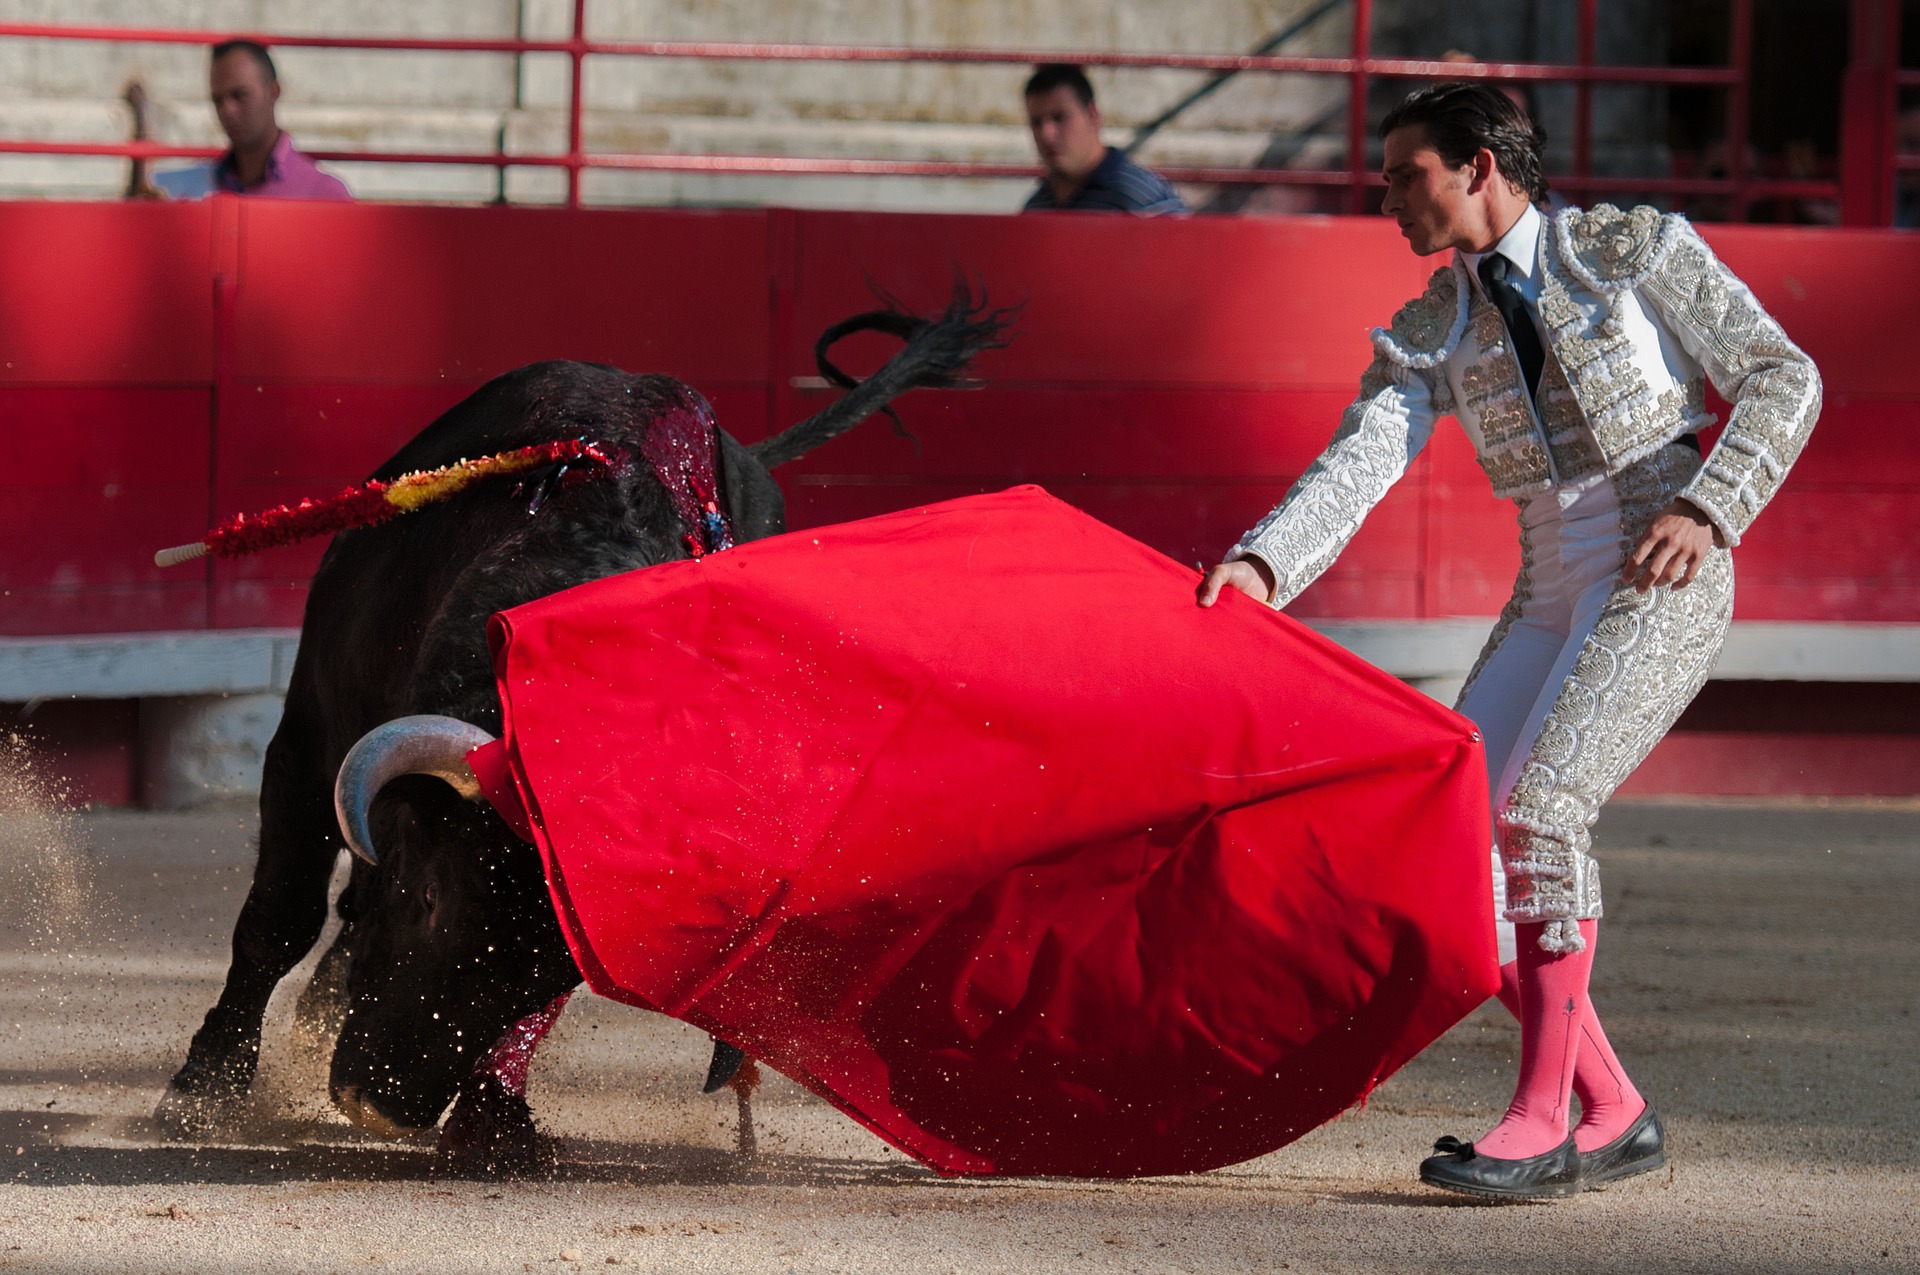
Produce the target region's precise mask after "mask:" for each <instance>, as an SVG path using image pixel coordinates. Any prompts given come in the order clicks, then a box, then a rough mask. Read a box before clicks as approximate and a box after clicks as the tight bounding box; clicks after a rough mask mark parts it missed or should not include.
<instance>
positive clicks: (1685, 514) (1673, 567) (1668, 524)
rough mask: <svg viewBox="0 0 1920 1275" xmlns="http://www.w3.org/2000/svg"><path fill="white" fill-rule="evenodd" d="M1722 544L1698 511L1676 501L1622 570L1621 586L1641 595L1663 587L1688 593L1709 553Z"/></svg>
mask: <svg viewBox="0 0 1920 1275" xmlns="http://www.w3.org/2000/svg"><path fill="white" fill-rule="evenodd" d="M1719 542H1720V536H1719V533H1718V532H1717V531H1716V530H1715V529H1714V526H1713V524H1712V523H1711V522H1709V521H1707V516H1706V515H1705V514H1703V513H1701V512H1700V510H1699V508H1698V507H1696V506H1695V505H1693V504H1692V503H1690V502H1688V501H1685V500H1676V501H1674V502H1673V503H1672V504H1670V505H1668V506H1667V507H1666V508H1665V509H1663V510H1661V511H1660V516H1659V517H1657V518H1655V519H1654V520H1653V525H1652V526H1651V527H1648V528H1647V534H1646V535H1645V536H1643V537H1641V540H1640V543H1639V545H1638V546H1636V547H1635V548H1634V551H1633V553H1632V555H1631V556H1629V557H1628V558H1627V562H1626V565H1625V566H1624V567H1622V568H1621V569H1620V580H1621V583H1623V584H1631V585H1632V586H1633V587H1634V588H1635V589H1637V590H1639V591H1640V592H1641V593H1645V592H1646V591H1647V590H1649V589H1651V588H1653V587H1654V586H1655V585H1661V584H1670V585H1672V586H1673V587H1674V588H1676V589H1684V588H1686V587H1687V585H1688V584H1690V583H1692V581H1693V578H1694V576H1696V575H1698V574H1699V573H1700V564H1701V563H1703V562H1705V561H1706V558H1707V551H1708V550H1709V549H1711V548H1713V547H1714V545H1716V544H1718V543H1719Z"/></svg>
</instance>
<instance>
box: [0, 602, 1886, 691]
mask: <svg viewBox="0 0 1920 1275" xmlns="http://www.w3.org/2000/svg"><path fill="white" fill-rule="evenodd" d="M1308 624H1309V626H1310V627H1312V628H1313V629H1315V630H1317V631H1318V632H1320V633H1323V634H1325V635H1326V636H1328V637H1330V638H1332V639H1333V640H1334V641H1336V642H1338V643H1339V644H1340V645H1342V646H1344V647H1346V648H1347V649H1348V650H1350V651H1352V652H1353V653H1354V654H1356V655H1358V656H1360V657H1361V658H1362V659H1364V660H1366V661H1367V662H1369V663H1371V664H1375V665H1378V666H1379V667H1381V668H1383V669H1385V670H1386V671H1387V672H1389V673H1392V674H1393V675H1394V676H1396V677H1404V678H1408V679H1410V680H1414V681H1426V680H1431V679H1453V678H1462V677H1465V676H1466V674H1467V671H1468V670H1469V669H1471V668H1472V667H1473V661H1474V659H1475V657H1476V656H1478V655H1479V653H1480V647H1481V644H1482V643H1484V642H1485V641H1486V640H1487V633H1488V632H1489V631H1490V630H1491V629H1492V627H1493V621H1492V620H1491V619H1488V618H1476V617H1468V618H1463V619H1446V620H1310V621H1308ZM299 637H300V633H299V630H298V629H229V630H221V631H216V632H186V633H109V634H96V635H84V636H78V637H33V638H0V702H22V701H27V700H37V699H55V698H61V697H75V698H80V699H145V698H148V697H151V696H175V695H253V694H283V693H285V691H286V689H287V679H288V677H289V675H290V674H291V673H292V671H293V656H294V652H295V650H296V649H297V647H298V645H299ZM1713 675H1714V676H1715V677H1716V678H1722V679H1737V680H1759V681H1792V682H1920V624H1776V623H1770V622H1762V621H1752V622H1746V621H1743V622H1740V623H1737V624H1735V625H1734V626H1733V632H1732V633H1730V634H1729V635H1728V637H1727V649H1726V650H1725V651H1724V652H1722V653H1721V656H1720V662H1719V664H1717V665H1716V666H1715V667H1714V671H1713Z"/></svg>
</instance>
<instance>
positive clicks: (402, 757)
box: [333, 714, 493, 867]
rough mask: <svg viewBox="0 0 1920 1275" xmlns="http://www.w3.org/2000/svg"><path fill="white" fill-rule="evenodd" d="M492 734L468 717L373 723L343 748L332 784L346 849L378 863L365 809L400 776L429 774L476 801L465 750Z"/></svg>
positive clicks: (487, 740)
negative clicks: (336, 774)
mask: <svg viewBox="0 0 1920 1275" xmlns="http://www.w3.org/2000/svg"><path fill="white" fill-rule="evenodd" d="M492 742H493V736H491V735H489V734H488V733H487V732H486V731H483V730H481V729H480V728H479V727H478V726H475V725H473V724H472V723H471V722H463V721H461V720H459V719H458V718H454V717H439V716H435V715H433V714H421V715H419V716H415V717H398V718H395V719H394V720H393V721H390V722H387V723H386V724H384V725H381V726H376V727H374V728H373V729H372V730H370V731H368V732H367V733H366V734H365V735H363V736H361V737H360V741H359V742H358V743H356V744H355V745H354V746H353V747H352V748H350V749H348V750H347V756H346V760H345V761H343V762H341V763H340V775H339V777H338V778H337V779H335V780H334V784H333V813H334V817H335V818H337V819H338V820H339V821H340V833H341V835H342V836H344V837H345V838H346V839H347V848H348V849H349V850H351V851H353V853H354V854H356V855H357V856H359V857H360V858H361V859H364V860H365V861H366V862H367V863H369V864H371V865H373V866H375V867H378V866H379V864H380V857H379V855H377V854H375V853H374V849H373V833H372V830H371V829H370V828H369V827H368V825H367V808H368V807H369V806H371V805H372V804H373V799H374V797H375V796H376V795H378V793H379V792H380V790H381V789H382V788H384V787H385V786H386V785H387V784H388V783H389V782H391V781H392V780H395V779H398V778H399V777H400V776H402V775H432V776H434V777H435V778H437V779H443V780H445V781H446V782H447V783H449V784H451V785H452V786H453V788H454V791H456V792H458V793H459V794H460V795H461V796H462V797H465V798H466V799H467V800H468V801H478V800H480V795H481V794H480V784H479V782H478V781H477V780H476V779H475V778H474V776H473V770H472V768H471V767H469V766H468V765H467V754H468V753H470V752H472V751H473V750H474V749H476V748H479V747H480V746H482V745H483V744H491V743H492Z"/></svg>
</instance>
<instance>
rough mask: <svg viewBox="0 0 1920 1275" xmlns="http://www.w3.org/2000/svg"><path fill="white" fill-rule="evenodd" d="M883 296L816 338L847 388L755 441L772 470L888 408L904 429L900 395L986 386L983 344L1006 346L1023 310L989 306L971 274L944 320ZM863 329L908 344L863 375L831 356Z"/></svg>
mask: <svg viewBox="0 0 1920 1275" xmlns="http://www.w3.org/2000/svg"><path fill="white" fill-rule="evenodd" d="M880 300H881V301H882V302H884V303H885V306H886V308H885V309H880V310H869V311H867V312H866V313H864V314H856V315H854V316H853V317H852V318H848V319H842V320H841V321H840V322H838V323H836V324H834V325H833V326H832V327H830V328H828V329H827V330H826V331H825V332H822V333H821V334H820V339H819V340H818V341H817V342H815V343H814V347H813V360H814V363H815V364H816V365H818V367H819V368H820V375H821V376H822V377H824V378H825V379H826V380H827V381H828V382H829V383H831V384H833V385H837V386H839V387H840V388H841V389H844V390H846V391H847V392H846V394H844V395H843V396H841V398H840V399H839V400H838V401H836V402H834V403H833V404H831V405H830V406H828V407H826V408H823V409H822V410H821V411H818V412H816V413H814V414H813V415H812V416H809V417H808V418H807V419H806V420H804V421H801V422H800V423H799V424H797V425H793V426H790V427H788V428H787V429H785V430H782V431H781V432H780V433H778V434H775V435H774V436H773V437H772V438H768V439H762V440H761V441H760V442H758V443H755V444H753V445H752V446H751V447H749V448H748V449H747V450H748V451H750V452H752V453H753V455H754V456H755V457H757V458H758V459H759V460H760V463H761V464H763V465H765V466H766V467H767V468H768V469H772V468H774V467H775V466H776V465H784V464H786V463H787V462H788V461H790V460H798V459H799V458H800V457H802V456H804V455H806V454H807V453H808V452H810V451H812V450H813V449H814V448H816V447H818V446H820V445H821V444H822V443H826V442H830V441H831V440H833V439H835V438H838V437H839V436H840V435H842V434H844V433H846V432H847V431H848V430H850V429H852V428H853V427H854V426H855V425H858V424H859V423H860V422H861V421H864V420H865V419H867V417H869V416H872V415H873V414H874V413H876V412H884V413H885V414H886V415H887V416H888V417H889V418H890V419H892V421H893V425H894V430H895V432H896V433H900V434H903V435H904V434H905V433H906V430H905V428H904V427H903V426H902V425H901V423H900V417H899V416H898V415H897V414H896V413H895V412H894V410H893V400H894V399H896V398H898V397H899V396H900V395H902V394H905V393H906V392H907V391H908V390H914V389H920V388H923V387H924V388H928V389H948V390H952V389H977V388H979V386H980V384H981V382H980V381H978V380H977V379H974V378H972V377H970V376H968V374H967V373H968V367H969V365H970V364H971V362H972V360H973V358H974V356H975V355H977V354H979V353H980V352H982V351H983V350H998V349H1004V348H1005V347H1006V345H1007V344H1008V342H1009V341H1010V340H1011V339H1012V338H1011V335H1010V329H1011V328H1012V326H1013V321H1014V319H1015V317H1016V316H1017V315H1018V314H1019V311H1020V307H1018V306H1005V307H1002V308H999V309H992V308H989V307H988V305H987V297H986V292H985V290H984V289H981V290H980V292H979V295H978V297H976V296H975V289H974V288H973V286H972V285H971V284H969V283H968V282H967V280H966V279H964V278H960V279H956V280H955V281H954V285H953V297H952V299H951V300H949V301H948V302H947V308H946V311H945V312H944V313H943V314H941V315H940V317H939V318H937V319H927V318H922V317H920V316H919V315H916V314H913V313H912V312H910V311H908V310H907V309H905V308H904V307H903V306H901V305H900V304H899V303H898V302H897V301H895V300H894V299H893V298H891V297H889V296H887V295H886V294H885V293H881V294H880ZM855 332H882V333H885V334H886V335H888V336H894V337H898V338H900V340H902V341H904V342H905V343H906V344H905V346H904V347H903V348H902V349H901V350H900V352H899V353H898V354H895V355H894V356H893V357H892V358H890V359H888V360H887V361H886V363H884V364H883V365H881V368H880V370H879V371H877V372H875V373H874V374H873V375H872V376H869V377H868V378H866V379H865V380H864V381H862V380H857V379H855V378H854V377H852V376H849V375H848V374H847V373H846V372H844V371H842V370H841V369H840V368H839V367H838V366H837V365H836V364H835V363H834V362H833V360H832V359H830V358H829V357H828V356H827V352H828V351H829V350H830V349H832V347H833V346H834V345H835V344H837V343H838V342H839V341H841V340H842V339H843V338H845V337H849V336H851V335H853V334H854V333H855Z"/></svg>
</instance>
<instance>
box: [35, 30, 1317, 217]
mask: <svg viewBox="0 0 1920 1275" xmlns="http://www.w3.org/2000/svg"><path fill="white" fill-rule="evenodd" d="M1314 7H1316V6H1315V0H1186V3H1183V4H1178V5H1175V4H1167V3H1158V2H1154V0H1125V2H1121V3H1111V2H1096V0H1056V2H1055V3H1050V4H1046V5H1035V4H1030V3H1026V2H1025V0H823V2H821V3H808V4H792V3H788V4H781V3H769V2H767V0H702V2H701V3H688V2H686V0H679V2H670V0H593V3H590V4H589V5H588V30H589V33H590V34H591V35H593V36H594V37H596V38H605V39H625V38H663V39H686V40H765V41H793V42H800V43H863V44H902V45H912V46H918V47H957V46H977V47H1001V48H1059V49H1097V50H1128V51H1191V52H1232V51H1240V50H1244V49H1247V48H1250V47H1252V46H1253V45H1255V44H1256V43H1258V42H1259V41H1261V40H1262V39H1264V38H1265V37H1266V36H1268V35H1269V34H1270V33H1272V32H1273V31H1275V30H1278V29H1279V28H1281V27H1284V26H1286V25H1287V24H1288V23H1289V22H1290V21H1291V20H1293V19H1294V18H1295V17H1297V16H1298V15H1299V14H1301V13H1303V12H1306V11H1308V10H1310V9H1312V8H1314ZM571 12H572V5H571V3H570V0H413V2H412V3H409V4H405V5H395V4H391V3H385V2H382V3H374V2H373V0H329V2H328V3H316V2H314V0H137V2H136V0H0V19H4V20H7V21H43V22H61V23H76V24H102V25H121V26H125V25H147V26H171V27H177V28H187V29H199V30H221V31H230V30H243V29H247V30H262V31H269V32H273V31H279V32H302V33H314V32H341V33H361V34H396V35H397V34H408V35H449V36H473V37H480V36H511V35H513V34H515V32H516V30H522V31H524V32H525V33H526V34H527V35H529V36H534V37H556V38H557V37H563V36H565V35H566V34H567V29H568V23H569V20H570V15H571ZM1349 29H1350V27H1349V19H1348V17H1347V15H1346V14H1345V13H1336V14H1334V15H1332V16H1330V17H1327V18H1324V19H1322V20H1320V21H1318V22H1316V23H1315V24H1314V25H1313V26H1312V27H1311V28H1309V29H1308V30H1307V31H1305V32H1304V33H1303V34H1302V35H1301V37H1300V38H1298V39H1296V40H1295V41H1293V42H1292V43H1290V44H1289V45H1288V46H1287V51H1288V52H1294V53H1314V54H1339V53H1342V52H1344V51H1345V48H1346V44H1347V40H1348V33H1349ZM275 58H276V61H277V62H278V63H279V65H280V70H281V79H282V83H283V86H284V90H285V96H284V97H283V99H282V114H281V119H282V123H283V125H284V126H285V127H286V128H287V129H288V131H290V132H292V133H293V134H294V135H295V137H296V138H297V139H298V140H299V141H300V142H301V143H302V144H303V145H304V146H306V147H308V148H309V149H316V150H325V149H332V148H349V147H367V148H370V149H382V150H421V151H428V150H437V151H483V152H492V151H494V150H496V149H497V148H498V147H500V146H501V145H502V144H503V143H504V147H505V149H506V150H508V151H509V152H516V151H517V152H528V151H559V150H562V149H564V146H565V140H566V108H567V92H568V65H567V59H566V58H564V57H562V56H559V55H534V56H528V57H524V58H515V57H512V56H508V55H493V54H485V55H479V54H476V55H457V54H409V53H395V52H348V51H338V50H306V49H285V50H281V51H277V52H276V54H275ZM1025 73H1026V68H1024V67H1021V66H947V65H932V64H918V65H905V64H893V63H874V64H862V65H846V64H812V63H740V62H702V61H689V60H682V59H651V58H595V59H592V60H590V61H589V62H588V65H587V71H586V75H587V94H586V97H587V102H588V104H589V108H590V112H589V115H588V117H587V120H586V131H587V138H588V145H589V147H590V148H591V149H596V150H628V151H716V152H740V153H769V154H794V155H829V156H855V155H858V156H874V157H880V158H902V159H909V158H911V159H945V160H992V161H1001V162H1017V163H1024V162H1030V161H1031V159H1032V148H1031V143H1030V141H1029V139H1028V138H1027V135H1026V129H1025V125H1024V120H1023V117H1022V115H1021V103H1020V96H1019V86H1020V83H1021V81H1022V79H1023V78H1024V75H1025ZM135 76H138V77H139V78H140V79H141V80H143V81H144V82H145V84H146V85H147V88H148V92H149V94H150V95H151V97H152V98H153V100H154V103H155V110H154V125H155V133H156V140H159V141H164V142H172V143H176V144H181V145H200V144H205V145H217V144H219V143H220V141H221V138H220V135H219V131H218V128H217V127H216V125H215V123H214V119H213V114H212V111H211V108H210V107H209V106H208V105H207V103H206V100H205V99H206V61H205V52H204V50H203V49H201V48H199V47H197V46H165V45H114V44H102V43H97V42H67V41H61V42H49V41H27V40H0V136H5V137H9V138H26V139H43V138H59V139H66V140H95V141H112V140H124V139H125V138H126V137H127V135H128V129H129V116H128V112H127V108H126V107H125V105H124V104H122V103H121V102H120V101H119V95H120V92H121V90H122V87H123V86H124V85H125V83H126V82H127V81H128V80H129V79H131V78H133V77H135ZM1206 78H1207V77H1206V76H1204V75H1202V74H1199V73H1194V72H1180V71H1132V70H1120V71H1098V70H1097V71H1095V72H1094V80H1095V83H1096V85H1097V88H1098V92H1099V94H1100V99H1101V105H1102V107H1103V109H1104V111H1105V113H1106V116H1107V118H1108V121H1109V124H1110V130H1109V140H1110V141H1116V142H1124V141H1125V140H1126V138H1127V137H1128V135H1129V133H1130V129H1131V126H1132V125H1134V124H1136V123H1138V122H1139V121H1141V120H1144V119H1147V118H1150V117H1152V116H1153V115H1154V114H1156V113H1157V112H1159V111H1160V110H1161V109H1163V108H1164V107H1166V106H1167V105H1169V104H1170V103H1172V102H1173V101H1175V100H1177V99H1178V98H1179V97H1180V96H1181V95H1183V94H1184V93H1186V92H1187V91H1189V90H1190V89H1192V88H1193V87H1195V86H1197V85H1199V84H1201V83H1203V82H1204V81H1205V79H1206ZM1342 92H1343V86H1342V85H1341V84H1340V83H1339V82H1338V81H1336V80H1333V79H1316V78H1312V77H1302V76H1281V77H1276V76H1256V75H1246V76H1242V77H1239V78H1238V79H1236V80H1235V81H1234V82H1233V83H1231V84H1230V85H1228V86H1227V87H1226V88H1224V89H1223V90H1222V91H1220V92H1218V93H1216V94H1215V95H1213V97H1211V98H1210V99H1209V100H1207V101H1206V102H1204V103H1202V104H1201V105H1199V106H1197V107H1195V108H1194V109H1193V110H1192V111H1191V112H1190V113H1188V114H1187V115H1185V116H1183V117H1182V119H1181V120H1180V122H1179V124H1178V126H1176V127H1173V128H1170V129H1168V130H1167V131H1166V132H1164V133H1162V134H1161V135H1160V136H1159V137H1157V138H1156V139H1155V140H1154V141H1153V142H1152V143H1151V144H1150V145H1149V146H1148V148H1147V150H1146V151H1145V153H1144V158H1145V159H1146V160H1147V162H1149V163H1153V162H1160V163H1183V164H1223V165H1246V164H1249V163H1251V162H1252V161H1253V160H1254V159H1255V157H1257V156H1258V155H1259V154H1260V152H1261V151H1262V149H1263V148H1264V147H1265V145H1266V143H1267V140H1268V137H1269V136H1270V135H1271V134H1272V133H1273V132H1275V131H1280V132H1290V131H1293V130H1295V129H1297V128H1299V127H1300V126H1301V125H1302V124H1303V123H1305V122H1306V121H1310V120H1313V119H1315V118H1317V117H1319V116H1320V115H1322V114H1323V113H1324V112H1325V111H1326V110H1327V109H1328V108H1329V107H1330V106H1332V105H1337V104H1338V102H1339V101H1340V99H1341V94H1342ZM1336 151H1337V146H1336V143H1335V141H1334V139H1332V138H1329V139H1328V140H1327V142H1326V143H1325V144H1323V145H1321V146H1319V147H1317V148H1314V149H1313V150H1312V151H1311V153H1310V154H1309V155H1307V156H1304V157H1303V158H1302V160H1301V161H1300V162H1302V163H1304V164H1319V163H1323V162H1328V161H1329V160H1331V159H1332V158H1333V157H1334V155H1335V153H1336ZM337 168H338V171H339V172H340V174H341V176H343V177H345V178H346V179H347V181H348V182H349V184H350V185H351V186H352V187H353V188H354V190H355V192H356V193H357V194H359V195H360V196H362V197H363V198H398V199H438V200H476V201H477V200H487V199H491V198H493V197H494V196H495V195H496V193H497V186H496V182H497V178H496V176H495V174H494V173H493V172H492V171H490V170H484V169H454V168H447V167H429V166H418V167H412V168H395V167H392V166H386V165H370V164H348V165H339V166H337ZM125 173H126V166H125V164H124V163H123V162H121V161H118V160H87V159H77V160H76V159H59V158H40V157H22V156H3V157H0V197H20V196H35V195H37V196H44V197H61V198H74V197H80V198H111V197H113V196H115V195H117V194H118V193H119V191H120V189H121V187H122V185H123V183H124V181H125ZM564 189H565V183H564V178H563V177H562V176H561V175H560V174H559V173H554V172H540V171H538V170H533V169H521V170H516V171H514V172H513V173H511V174H510V176H509V179H508V185H507V193H508V194H509V195H510V197H512V198H514V199H516V200H525V201H544V200H557V199H559V198H561V197H562V195H563V193H564ZM1025 191H1026V183H1024V182H1019V181H1012V182H1000V181H983V182H951V181H925V180H912V179H896V178H881V179H858V178H844V179H843V178H820V179H781V178H756V177H733V178H727V177H705V176H698V175H691V176H690V175H681V174H627V173H611V172H601V173H592V174H589V175H588V178H587V194H588V197H589V198H590V199H591V200H593V201H594V202H602V203H651V204H663V203H668V204H670V203H693V204H710V203H748V204H752V203H780V204H786V205H791V206H803V207H804V206H835V207H867V208H897V209H927V208H947V209H972V210H982V211H986V210H1001V209H1010V208H1013V207H1016V206H1017V205H1018V203H1019V201H1020V199H1021V198H1022V197H1023V196H1024V194H1025ZM1206 193H1207V192H1205V191H1200V192H1195V194H1196V195H1198V196H1202V197H1203V196H1204V195H1205V194H1206Z"/></svg>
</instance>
